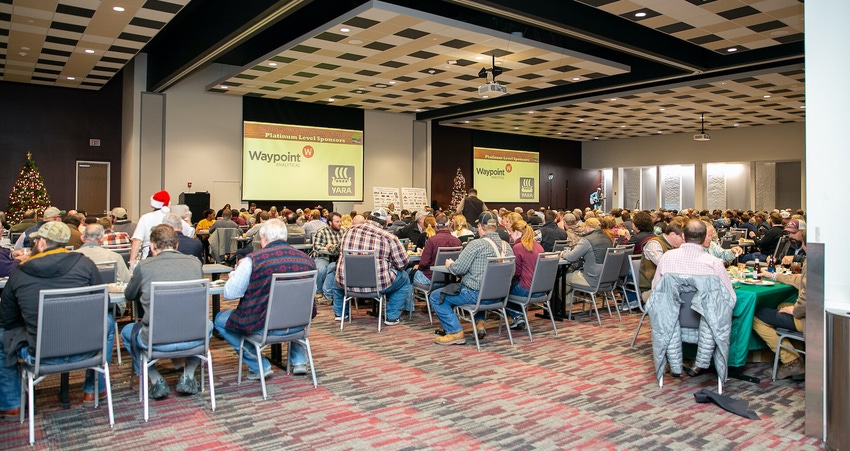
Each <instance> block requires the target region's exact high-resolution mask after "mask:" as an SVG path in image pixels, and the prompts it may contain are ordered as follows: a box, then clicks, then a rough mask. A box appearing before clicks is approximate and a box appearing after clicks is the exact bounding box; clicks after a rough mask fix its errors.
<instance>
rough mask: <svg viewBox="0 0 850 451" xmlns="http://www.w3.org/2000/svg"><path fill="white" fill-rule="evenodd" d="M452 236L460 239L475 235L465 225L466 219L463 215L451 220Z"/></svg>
mask: <svg viewBox="0 0 850 451" xmlns="http://www.w3.org/2000/svg"><path fill="white" fill-rule="evenodd" d="M452 235H454V236H456V237H458V238H460V237H462V236H467V235H475V233H474V232H473V231H472V230H469V226H468V225H467V223H466V217H464V216H463V215H455V217H454V218H453V219H452Z"/></svg>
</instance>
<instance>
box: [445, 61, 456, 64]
mask: <svg viewBox="0 0 850 451" xmlns="http://www.w3.org/2000/svg"><path fill="white" fill-rule="evenodd" d="M446 63H447V64H449V65H454V64H457V60H448V61H446Z"/></svg>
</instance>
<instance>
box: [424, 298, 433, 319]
mask: <svg viewBox="0 0 850 451" xmlns="http://www.w3.org/2000/svg"><path fill="white" fill-rule="evenodd" d="M425 307H428V323H429V324H431V325H432V326H433V325H434V317H433V316H431V292H430V291H429V292H427V293H426V294H425Z"/></svg>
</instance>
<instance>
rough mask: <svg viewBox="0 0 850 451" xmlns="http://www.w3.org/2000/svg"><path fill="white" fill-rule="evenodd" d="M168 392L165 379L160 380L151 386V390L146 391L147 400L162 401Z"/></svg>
mask: <svg viewBox="0 0 850 451" xmlns="http://www.w3.org/2000/svg"><path fill="white" fill-rule="evenodd" d="M168 392H169V389H168V383H167V382H165V379H160V380H159V382H157V383H155V384H153V385H151V388H150V389H149V390H148V398H150V399H162V398H165V397H166V396H168Z"/></svg>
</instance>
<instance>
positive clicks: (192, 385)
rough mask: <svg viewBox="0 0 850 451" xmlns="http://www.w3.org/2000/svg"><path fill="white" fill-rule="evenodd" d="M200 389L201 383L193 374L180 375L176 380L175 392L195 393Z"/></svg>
mask: <svg viewBox="0 0 850 451" xmlns="http://www.w3.org/2000/svg"><path fill="white" fill-rule="evenodd" d="M200 390H201V383H200V382H198V381H197V380H195V376H187V375H183V376H180V380H179V381H177V393H183V394H184V395H194V394H197V393H198V392H199V391H200Z"/></svg>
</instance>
